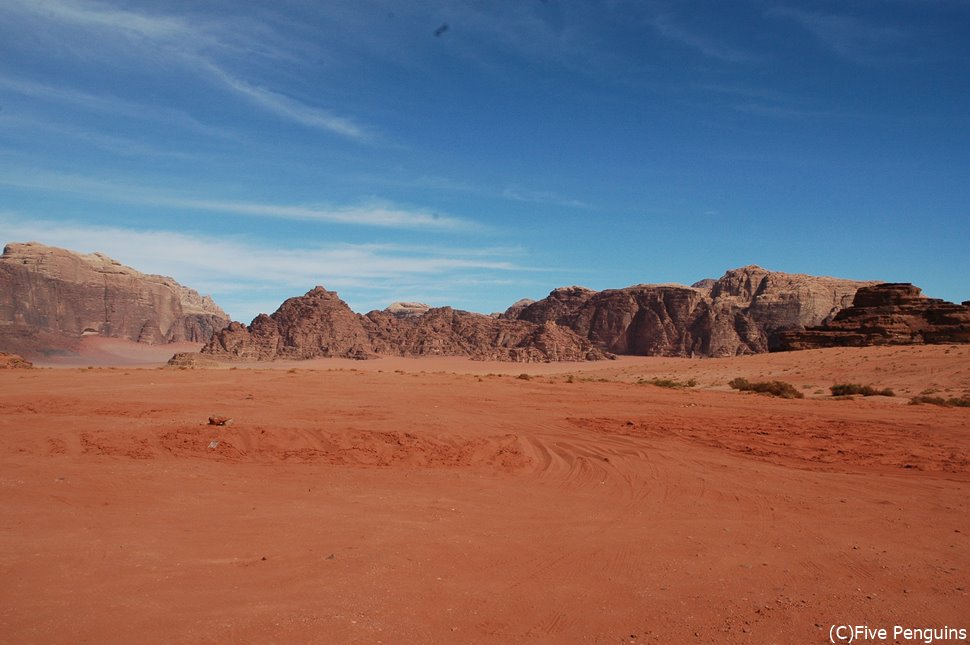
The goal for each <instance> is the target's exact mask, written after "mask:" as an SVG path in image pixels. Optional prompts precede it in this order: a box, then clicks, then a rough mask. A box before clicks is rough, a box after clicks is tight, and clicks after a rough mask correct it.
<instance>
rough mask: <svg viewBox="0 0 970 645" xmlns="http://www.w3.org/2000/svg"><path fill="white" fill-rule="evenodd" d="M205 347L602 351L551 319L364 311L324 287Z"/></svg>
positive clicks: (309, 353)
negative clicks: (532, 320)
mask: <svg viewBox="0 0 970 645" xmlns="http://www.w3.org/2000/svg"><path fill="white" fill-rule="evenodd" d="M202 353H203V354H205V355H209V356H214V357H219V358H233V359H243V360H274V359H278V358H317V357H344V358H357V359H362V358H371V357H374V356H375V355H376V354H389V355H398V356H467V357H470V358H475V359H480V360H502V361H517V362H547V361H563V360H573V361H579V360H595V359H600V358H606V354H605V353H604V352H602V351H600V350H598V349H596V348H594V347H593V345H592V343H590V342H589V341H588V340H586V339H584V338H580V337H579V336H577V335H576V334H575V333H573V332H572V331H570V330H569V329H563V328H561V327H559V326H558V325H556V324H555V323H547V324H533V323H529V322H526V321H521V320H502V319H497V318H493V317H491V316H485V315H482V314H475V313H470V312H467V311H458V310H455V309H452V308H451V307H441V308H435V309H431V308H428V309H427V310H425V311H423V312H422V311H421V307H420V306H417V305H414V304H411V305H406V306H397V307H389V308H388V309H385V310H384V311H372V312H370V313H368V314H367V315H363V316H362V315H358V314H355V313H354V312H353V311H351V310H350V308H349V307H348V306H347V305H346V303H344V301H343V300H341V299H340V298H339V297H338V296H337V294H336V293H334V292H332V291H327V290H326V289H324V288H323V287H316V288H315V289H313V290H311V291H309V292H308V293H307V294H306V295H304V296H300V297H298V298H290V299H289V300H287V301H286V302H284V303H283V304H282V305H281V306H280V308H279V309H278V310H277V311H276V312H275V313H273V314H272V315H270V316H267V315H265V314H261V315H260V316H257V317H256V318H255V319H254V320H253V322H252V324H250V325H249V326H248V327H246V326H245V325H242V324H241V323H236V322H234V323H232V324H231V325H229V327H227V328H226V329H224V330H222V331H220V332H218V333H216V334H214V335H213V337H212V339H211V340H210V341H209V343H208V344H207V345H206V346H205V347H204V348H203V350H202ZM183 360H184V359H183Z"/></svg>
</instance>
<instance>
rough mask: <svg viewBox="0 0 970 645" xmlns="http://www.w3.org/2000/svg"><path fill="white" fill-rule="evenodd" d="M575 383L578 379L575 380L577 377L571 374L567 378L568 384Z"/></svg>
mask: <svg viewBox="0 0 970 645" xmlns="http://www.w3.org/2000/svg"><path fill="white" fill-rule="evenodd" d="M575 381H576V379H575V377H574V376H573V375H572V374H569V375H567V376H566V382H567V383H574V382H575Z"/></svg>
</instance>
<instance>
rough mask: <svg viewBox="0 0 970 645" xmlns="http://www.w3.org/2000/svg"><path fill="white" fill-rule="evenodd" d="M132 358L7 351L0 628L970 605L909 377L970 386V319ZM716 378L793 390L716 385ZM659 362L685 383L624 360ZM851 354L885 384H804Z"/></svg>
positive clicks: (125, 630)
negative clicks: (655, 381)
mask: <svg viewBox="0 0 970 645" xmlns="http://www.w3.org/2000/svg"><path fill="white" fill-rule="evenodd" d="M126 351H127V350H126ZM135 358H137V357H135ZM130 359H131V357H130V356H129V357H128V359H126V361H127V362H128V365H127V366H126V367H116V368H113V369H110V368H96V369H81V368H69V369H35V370H17V371H13V370H11V371H6V372H3V373H0V580H2V581H3V584H2V585H0V641H2V642H8V643H23V642H38V643H40V642H43V643H47V642H54V643H78V642H92V643H95V642H97V643H101V642H159V643H162V642H166V643H168V642H191V643H225V642H240V643H249V642H253V643H255V642H259V643H291V642H318V643H335V642H360V643H474V642H487V643H509V642H512V643H516V642H536V643H545V642H549V643H565V642H590V643H628V642H634V643H651V642H664V643H667V642H670V643H679V642H706V643H773V642H776V643H813V642H818V643H821V642H828V635H829V628H830V626H831V625H832V624H853V625H855V624H859V625H863V624H865V625H869V626H871V627H887V628H888V629H890V631H891V630H892V627H893V626H894V625H902V626H909V627H943V626H944V625H947V626H950V627H958V628H959V627H962V628H968V629H970V597H968V594H967V589H968V585H970V572H968V565H970V539H968V538H970V513H968V510H970V410H968V409H957V408H940V407H936V406H930V405H919V406H914V405H905V403H906V402H907V400H908V396H909V395H910V394H918V393H920V392H924V391H927V390H930V391H933V390H935V391H938V392H940V393H949V394H950V395H957V394H961V393H964V392H966V391H968V390H970V347H929V348H870V349H865V350H822V351H814V352H798V353H791V354H774V355H767V356H755V357H744V358H732V359H718V360H674V359H642V358H624V359H621V360H619V361H615V362H609V363H595V364H584V365H578V364H556V365H540V366H522V365H509V364H487V363H474V362H470V361H462V360H455V359H430V360H406V359H381V360H375V361H364V362H349V361H313V362H308V363H301V364H298V365H296V366H293V365H288V364H276V365H274V366H273V369H249V368H239V369H222V370H175V369H156V368H137V367H135V366H134V365H135V364H141V365H151V364H153V363H152V361H149V360H147V359H146V360H142V361H140V362H139V361H137V360H130ZM118 365H121V362H119V363H118ZM523 373H525V374H528V375H529V378H519V377H518V375H519V374H523ZM735 376H746V377H748V378H750V379H760V378H782V379H784V380H787V381H789V382H792V383H795V384H796V385H797V386H798V387H799V388H801V389H802V390H803V391H805V392H806V394H807V395H808V396H809V398H807V399H805V400H780V399H773V398H769V397H764V396H759V395H746V394H742V393H739V392H735V391H732V390H729V389H728V388H727V387H726V385H725V383H726V382H727V381H728V380H730V379H731V378H734V377H735ZM655 377H667V378H675V379H681V380H686V379H689V378H693V379H695V381H697V386H696V387H694V388H688V389H667V388H660V387H655V386H652V385H638V384H637V381H638V380H641V379H650V378H655ZM845 381H854V382H862V383H871V384H873V385H877V386H879V387H892V388H894V389H895V390H896V391H897V395H898V396H896V397H893V398H888V397H870V398H867V399H861V398H860V399H852V400H832V399H831V397H827V396H823V395H824V394H825V393H827V388H828V386H829V385H831V384H833V383H837V382H845ZM819 392H821V394H820V393H819ZM213 414H217V415H226V416H229V417H232V419H233V422H232V424H231V425H229V426H226V427H218V426H210V425H207V423H206V422H207V419H208V417H209V416H210V415H213ZM889 642H892V640H891V639H890V641H889ZM900 642H916V641H900ZM920 642H921V641H920ZM951 642H952V641H951Z"/></svg>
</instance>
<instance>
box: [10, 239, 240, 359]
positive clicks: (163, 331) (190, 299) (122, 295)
mask: <svg viewBox="0 0 970 645" xmlns="http://www.w3.org/2000/svg"><path fill="white" fill-rule="evenodd" d="M228 322H229V317H228V316H227V315H226V313H225V312H224V311H222V309H220V308H219V307H218V306H217V305H216V304H215V303H214V302H213V301H212V299H211V298H209V297H208V296H201V295H199V293H198V292H196V291H193V290H192V289H189V288H187V287H184V286H182V285H180V284H179V283H177V282H176V281H175V280H173V279H172V278H168V277H165V276H159V275H147V274H144V273H141V272H139V271H136V270H135V269H132V268H130V267H127V266H124V265H122V264H121V263H119V262H117V261H115V260H112V259H111V258H109V257H107V256H106V255H103V254H101V253H94V254H91V255H82V254H79V253H74V252H72V251H67V250H65V249H59V248H55V247H50V246H44V245H42V244H38V243H36V242H31V243H27V244H8V245H7V246H6V247H5V248H4V250H3V255H2V256H0V349H3V350H9V351H15V352H17V353H19V354H24V355H28V356H29V355H32V354H37V353H38V352H41V351H50V350H52V349H55V350H56V349H70V348H72V347H73V346H74V345H76V344H77V341H78V339H80V338H81V337H82V336H85V335H93V334H98V335H101V336H109V337H112V338H124V339H128V340H132V341H137V342H141V343H169V342H178V341H191V342H199V343H202V342H205V341H207V340H209V338H210V337H211V336H212V334H213V332H214V331H216V330H218V329H221V328H222V327H224V326H225V325H226V324H228Z"/></svg>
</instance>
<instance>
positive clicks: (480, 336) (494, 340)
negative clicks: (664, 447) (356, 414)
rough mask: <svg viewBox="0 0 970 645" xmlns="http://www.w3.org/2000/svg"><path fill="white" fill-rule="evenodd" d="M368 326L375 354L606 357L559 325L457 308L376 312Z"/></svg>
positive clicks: (535, 359)
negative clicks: (403, 314)
mask: <svg viewBox="0 0 970 645" xmlns="http://www.w3.org/2000/svg"><path fill="white" fill-rule="evenodd" d="M363 322H364V326H365V328H366V329H367V332H368V335H369V336H370V338H371V343H372V347H373V348H374V351H376V352H378V353H381V354H394V355H398V356H469V357H471V358H474V359H478V360H498V361H515V362H522V363H537V362H549V361H586V360H598V359H602V358H606V354H605V353H604V352H602V351H600V350H598V349H596V348H595V347H593V344H592V343H591V342H589V341H588V340H586V339H585V338H581V337H580V336H578V335H577V334H576V333H574V332H573V331H571V330H569V329H565V328H562V327H560V326H558V325H556V324H555V323H553V322H549V323H545V324H542V325H537V324H534V323H530V322H526V321H523V320H506V319H502V318H495V317H493V316H485V315H482V314H476V313H471V312H468V311H459V310H456V309H452V308H451V307H439V308H435V309H430V310H429V311H428V312H426V313H425V314H424V315H422V316H420V317H412V318H408V319H401V318H397V317H394V316H391V315H388V314H387V313H386V312H381V311H372V312H370V313H369V314H367V315H366V316H364V317H363Z"/></svg>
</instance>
